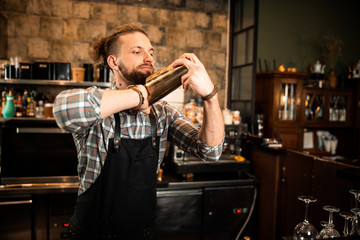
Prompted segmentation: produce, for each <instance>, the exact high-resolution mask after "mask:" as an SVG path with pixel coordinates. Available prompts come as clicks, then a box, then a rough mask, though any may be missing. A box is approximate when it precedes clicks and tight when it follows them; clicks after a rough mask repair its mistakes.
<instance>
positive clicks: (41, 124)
mask: <svg viewBox="0 0 360 240" xmlns="http://www.w3.org/2000/svg"><path fill="white" fill-rule="evenodd" d="M0 129H1V139H2V144H1V152H2V155H1V157H2V159H1V176H0V177H1V178H0V181H1V185H0V239H8V240H10V239H16V240H22V239H24V240H25V239H32V240H54V239H67V238H68V234H67V227H68V221H69V218H70V216H71V215H72V213H73V210H74V207H75V200H76V196H77V189H78V181H77V176H76V175H77V171H76V166H77V158H76V150H75V146H74V144H73V140H72V136H71V134H69V133H66V132H63V131H61V130H60V129H58V128H57V127H56V123H55V121H54V120H53V119H15V118H12V119H6V120H2V121H1V128H0ZM177 160H178V161H177V163H176V164H175V165H177V167H175V168H174V159H173V158H172V157H171V156H170V157H168V158H167V159H166V161H165V162H164V165H163V169H164V172H163V176H162V179H161V181H159V182H158V188H157V203H158V207H157V208H158V211H157V213H158V215H157V225H158V232H159V239H187V240H189V239H229V240H230V239H243V237H244V236H253V235H254V234H255V232H254V221H255V219H254V216H255V214H254V208H255V202H256V190H257V185H256V184H257V181H256V179H255V177H254V176H252V175H251V174H249V170H250V161H247V160H245V161H243V162H238V161H235V160H234V159H232V160H231V158H229V156H228V155H224V156H223V157H222V159H220V161H219V162H216V163H207V162H206V163H204V162H202V161H201V160H199V159H193V158H192V159H187V160H185V159H182V160H179V159H177ZM168 166H169V167H168ZM170 166H171V167H170Z"/></svg>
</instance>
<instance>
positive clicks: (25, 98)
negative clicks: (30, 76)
mask: <svg viewBox="0 0 360 240" xmlns="http://www.w3.org/2000/svg"><path fill="white" fill-rule="evenodd" d="M28 97H29V94H28V91H27V90H24V95H23V96H22V110H23V117H27V113H26V109H27V105H28V102H27V99H28Z"/></svg>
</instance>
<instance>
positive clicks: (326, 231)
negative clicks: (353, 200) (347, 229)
mask: <svg viewBox="0 0 360 240" xmlns="http://www.w3.org/2000/svg"><path fill="white" fill-rule="evenodd" d="M323 209H324V210H325V211H328V212H329V221H328V222H325V221H321V222H320V224H321V226H323V229H321V231H320V233H319V235H318V237H317V238H318V239H324V238H334V237H340V234H339V232H338V231H337V230H336V229H335V228H334V223H333V222H334V221H333V219H334V212H340V209H339V208H337V207H334V206H329V205H326V206H324V207H323Z"/></svg>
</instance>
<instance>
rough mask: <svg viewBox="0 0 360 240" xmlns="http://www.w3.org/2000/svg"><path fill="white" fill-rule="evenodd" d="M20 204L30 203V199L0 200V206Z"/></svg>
mask: <svg viewBox="0 0 360 240" xmlns="http://www.w3.org/2000/svg"><path fill="white" fill-rule="evenodd" d="M20 204H32V200H31V199H30V200H22V201H8V202H0V206H5V205H20Z"/></svg>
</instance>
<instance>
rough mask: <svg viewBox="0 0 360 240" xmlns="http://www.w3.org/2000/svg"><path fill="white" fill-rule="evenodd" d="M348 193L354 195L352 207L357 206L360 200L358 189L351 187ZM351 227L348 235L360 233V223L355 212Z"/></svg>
mask: <svg viewBox="0 0 360 240" xmlns="http://www.w3.org/2000/svg"><path fill="white" fill-rule="evenodd" d="M349 193H351V194H353V195H354V208H358V207H359V201H360V190H356V189H351V190H350V191H349ZM351 222H352V228H351V233H350V235H356V236H357V235H360V223H359V217H358V215H357V214H355V217H354V219H352V221H351Z"/></svg>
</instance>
